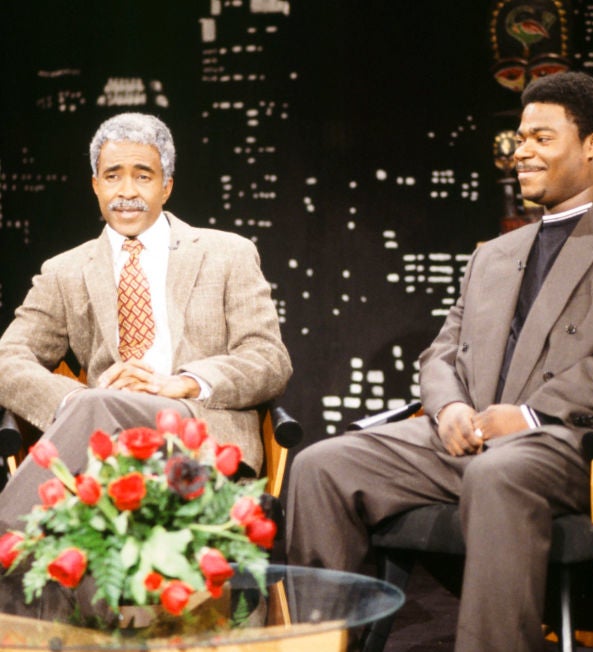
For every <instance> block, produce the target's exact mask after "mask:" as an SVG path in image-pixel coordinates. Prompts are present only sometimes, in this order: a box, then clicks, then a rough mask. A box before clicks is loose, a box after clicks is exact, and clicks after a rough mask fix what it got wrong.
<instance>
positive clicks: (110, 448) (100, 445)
mask: <svg viewBox="0 0 593 652" xmlns="http://www.w3.org/2000/svg"><path fill="white" fill-rule="evenodd" d="M89 446H90V447H91V450H92V451H93V455H95V457H98V458H99V459H100V460H106V459H107V458H108V457H109V456H110V455H113V452H114V448H115V447H114V445H113V441H112V440H111V437H110V436H109V435H108V434H107V433H106V432H104V431H103V430H95V432H94V433H93V434H92V435H91V438H90V439H89Z"/></svg>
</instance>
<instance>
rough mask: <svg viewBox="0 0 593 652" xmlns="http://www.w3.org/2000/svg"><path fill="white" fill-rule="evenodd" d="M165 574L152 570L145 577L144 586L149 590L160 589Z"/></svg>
mask: <svg viewBox="0 0 593 652" xmlns="http://www.w3.org/2000/svg"><path fill="white" fill-rule="evenodd" d="M163 579H164V578H163V576H162V575H161V574H160V573H156V572H154V571H153V572H152V573H148V575H147V576H146V577H145V578H144V586H145V587H146V590H147V591H158V589H159V588H160V587H161V584H162V583H163Z"/></svg>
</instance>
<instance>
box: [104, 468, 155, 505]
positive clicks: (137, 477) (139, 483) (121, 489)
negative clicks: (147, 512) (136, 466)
mask: <svg viewBox="0 0 593 652" xmlns="http://www.w3.org/2000/svg"><path fill="white" fill-rule="evenodd" d="M107 493H108V494H109V495H110V496H111V498H113V502H114V503H115V506H116V507H117V508H118V509H120V510H121V511H122V512H123V511H125V510H128V509H129V510H131V511H133V510H135V509H138V507H140V504H141V503H142V499H143V498H144V496H145V495H146V485H145V484H144V477H143V475H142V474H141V473H138V472H137V471H135V472H134V473H129V474H128V475H124V476H122V477H121V478H118V479H117V480H114V481H113V482H110V483H109V486H108V487H107Z"/></svg>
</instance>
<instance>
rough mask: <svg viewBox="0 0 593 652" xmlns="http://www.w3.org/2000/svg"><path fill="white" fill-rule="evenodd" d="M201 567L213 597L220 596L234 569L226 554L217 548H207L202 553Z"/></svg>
mask: <svg viewBox="0 0 593 652" xmlns="http://www.w3.org/2000/svg"><path fill="white" fill-rule="evenodd" d="M200 569H201V570H202V573H204V577H205V578H206V588H207V589H208V591H210V594H211V595H212V597H213V598H220V596H221V595H222V586H223V584H224V583H225V582H226V581H227V580H229V579H230V578H231V577H232V576H233V569H232V568H231V566H230V564H229V563H228V561H227V560H226V559H225V558H224V555H223V554H222V553H221V552H220V551H219V550H216V548H206V549H205V551H204V552H203V553H202V554H201V555H200Z"/></svg>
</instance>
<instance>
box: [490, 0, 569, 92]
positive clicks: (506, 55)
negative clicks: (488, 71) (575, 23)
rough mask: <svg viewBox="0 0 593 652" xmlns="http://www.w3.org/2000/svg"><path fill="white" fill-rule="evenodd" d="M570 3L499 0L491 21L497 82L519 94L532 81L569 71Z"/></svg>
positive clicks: (493, 69)
mask: <svg viewBox="0 0 593 652" xmlns="http://www.w3.org/2000/svg"><path fill="white" fill-rule="evenodd" d="M570 15H571V8H570V0H498V1H497V2H495V3H494V4H493V8H492V11H491V18H490V44H491V47H492V53H493V57H494V65H493V67H492V72H493V74H494V78H495V79H496V81H497V82H498V83H499V84H501V85H502V86H504V87H505V88H508V89H510V90H512V91H516V92H521V91H522V90H523V88H524V87H525V85H526V84H527V83H529V81H531V80H532V79H535V78H537V77H543V76H544V75H551V74H554V73H557V72H563V71H565V70H569V69H570V41H571V30H570V25H569V16H570Z"/></svg>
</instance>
